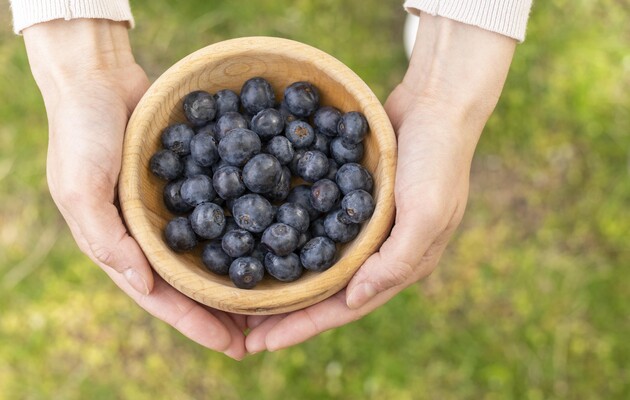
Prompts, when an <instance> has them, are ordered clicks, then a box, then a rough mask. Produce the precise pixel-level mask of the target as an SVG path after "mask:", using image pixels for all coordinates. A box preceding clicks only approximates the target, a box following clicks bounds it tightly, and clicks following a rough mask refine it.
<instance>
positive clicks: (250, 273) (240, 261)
mask: <svg viewBox="0 0 630 400" xmlns="http://www.w3.org/2000/svg"><path fill="white" fill-rule="evenodd" d="M264 276H265V267H263V265H262V263H261V262H260V261H259V260H258V259H256V258H254V257H240V258H237V259H236V260H234V261H232V264H231V265H230V279H231V280H232V283H234V285H235V286H236V287H237V288H240V289H252V288H253V287H254V286H256V285H257V284H258V282H260V281H261V280H262V278H263V277H264Z"/></svg>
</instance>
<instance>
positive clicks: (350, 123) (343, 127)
mask: <svg viewBox="0 0 630 400" xmlns="http://www.w3.org/2000/svg"><path fill="white" fill-rule="evenodd" d="M368 129H369V128H368V122H367V120H366V119H365V116H364V115H363V114H361V113H360V112H358V111H351V112H349V113H346V114H344V115H343V117H341V119H340V120H339V124H338V125H337V132H338V133H339V137H340V138H341V139H342V140H343V141H344V143H346V144H358V143H361V142H362V141H363V139H365V137H366V136H367V133H368Z"/></svg>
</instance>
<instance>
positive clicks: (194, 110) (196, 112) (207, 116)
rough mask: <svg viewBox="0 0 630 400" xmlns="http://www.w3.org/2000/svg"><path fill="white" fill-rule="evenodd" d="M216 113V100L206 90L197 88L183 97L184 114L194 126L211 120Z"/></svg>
mask: <svg viewBox="0 0 630 400" xmlns="http://www.w3.org/2000/svg"><path fill="white" fill-rule="evenodd" d="M216 113H217V102H216V101H215V100H214V96H212V95H211V94H210V93H208V92H204V91H202V90H197V91H195V92H191V93H189V94H188V95H187V96H186V97H185V98H184V114H186V118H188V121H190V123H191V124H193V125H194V126H203V125H205V124H207V123H208V122H210V121H212V120H213V119H214V117H215V115H216Z"/></svg>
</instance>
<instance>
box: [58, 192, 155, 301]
mask: <svg viewBox="0 0 630 400" xmlns="http://www.w3.org/2000/svg"><path fill="white" fill-rule="evenodd" d="M63 208H64V211H65V212H64V215H65V216H66V217H67V218H66V219H71V221H68V223H69V225H70V226H71V228H74V229H72V231H73V235H74V236H75V239H76V241H77V243H78V244H79V246H80V248H81V250H82V251H83V252H84V253H86V254H87V255H88V256H89V257H90V258H91V259H92V260H93V261H94V262H96V263H98V264H100V265H103V266H106V267H107V268H111V269H113V270H114V271H116V272H118V273H120V274H122V275H123V276H124V277H125V279H126V280H127V281H128V282H129V284H130V285H131V286H132V287H133V288H134V289H135V290H136V291H137V292H139V293H141V294H145V295H146V294H149V293H150V292H151V290H152V288H153V284H154V283H153V272H152V270H151V267H150V265H149V262H148V261H147V259H146V257H145V255H144V253H143V252H142V250H141V249H140V246H138V243H137V242H136V241H135V240H134V239H133V238H132V237H131V236H130V235H129V233H128V232H127V229H126V227H125V226H124V225H123V222H122V220H121V218H120V214H119V213H118V209H117V208H116V207H115V206H114V205H113V204H111V203H107V202H105V203H100V204H99V203H92V204H91V203H90V202H89V201H86V200H81V201H76V202H75V203H74V207H72V209H71V210H70V207H67V206H64V207H63ZM77 231H78V232H77Z"/></svg>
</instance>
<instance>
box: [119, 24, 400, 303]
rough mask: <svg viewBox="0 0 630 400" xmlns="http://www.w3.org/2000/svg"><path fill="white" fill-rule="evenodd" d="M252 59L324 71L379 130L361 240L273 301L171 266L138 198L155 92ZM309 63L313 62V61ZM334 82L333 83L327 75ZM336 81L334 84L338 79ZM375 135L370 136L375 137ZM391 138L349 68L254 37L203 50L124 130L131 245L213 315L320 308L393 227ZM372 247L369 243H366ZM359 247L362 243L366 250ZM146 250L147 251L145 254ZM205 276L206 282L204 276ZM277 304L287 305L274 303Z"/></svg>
mask: <svg viewBox="0 0 630 400" xmlns="http://www.w3.org/2000/svg"><path fill="white" fill-rule="evenodd" d="M251 51H263V52H266V53H270V52H272V53H273V54H274V55H279V56H282V57H287V58H291V59H294V60H296V61H304V62H309V63H313V62H316V63H317V64H318V65H319V64H321V63H325V64H326V68H327V70H328V69H330V70H331V71H332V72H331V74H332V73H334V76H335V77H338V76H341V77H342V78H343V81H344V82H348V83H347V84H346V85H344V87H345V89H346V90H347V91H348V92H349V93H350V95H351V96H352V97H353V98H355V99H356V100H357V102H359V103H360V104H361V108H362V110H361V111H362V112H363V113H364V114H365V116H366V118H367V119H368V121H369V122H370V127H371V128H374V126H375V125H376V126H378V132H379V133H378V139H377V140H378V141H379V157H378V162H377V166H376V167H375V168H378V169H381V170H382V171H381V173H382V174H384V175H383V179H382V181H381V183H380V185H379V188H378V201H377V204H376V210H375V212H374V214H373V216H372V218H371V219H370V220H369V221H368V222H367V223H366V224H365V225H364V226H362V230H367V232H366V233H365V235H363V238H364V240H363V241H362V242H360V243H357V244H356V245H355V246H353V249H352V251H351V252H349V253H348V254H346V255H345V256H344V257H343V258H342V259H340V260H338V261H337V262H336V264H335V265H334V266H333V267H331V268H330V269H328V270H327V271H324V272H321V273H317V276H316V277H313V278H311V279H308V280H305V279H299V280H297V281H294V282H291V283H290V284H284V285H283V286H282V287H281V288H279V289H278V288H274V289H275V290H274V292H273V296H270V291H269V290H256V289H253V290H245V289H238V288H236V287H228V286H226V285H223V284H220V283H218V282H214V281H212V280H208V279H203V280H202V279H200V278H201V277H202V276H204V275H206V274H210V272H206V271H202V270H199V271H198V270H197V269H198V268H195V269H193V268H190V267H188V266H186V265H185V263H183V262H181V261H175V262H174V261H173V260H177V259H176V258H175V257H176V254H175V253H174V252H173V251H171V250H170V249H168V247H167V246H166V244H165V243H164V241H163V240H162V238H161V237H156V235H154V234H152V233H151V232H150V229H147V226H148V225H150V224H151V222H150V215H149V214H150V211H149V210H148V209H146V208H145V207H143V201H142V196H141V190H140V184H141V179H140V173H139V171H140V169H139V168H146V165H141V164H142V163H141V162H140V158H141V157H139V154H140V151H141V150H140V148H141V147H142V145H143V144H142V139H143V138H142V135H140V134H138V133H141V132H144V131H146V130H147V129H149V128H148V123H147V122H146V120H145V119H144V118H145V117H146V116H147V115H152V113H155V111H156V110H157V109H158V108H159V104H160V102H161V101H163V100H164V95H162V94H160V89H161V88H163V87H169V86H171V87H172V85H176V84H177V82H179V81H180V80H181V77H182V76H186V73H185V71H186V70H189V69H193V68H200V65H201V64H203V63H207V62H208V60H216V59H223V58H226V57H232V56H235V55H240V54H243V53H247V52H251ZM313 60H315V61H313ZM331 76H332V75H331ZM335 80H338V78H336V79H335ZM373 132H374V129H372V133H371V134H373ZM396 154H397V151H396V138H395V134H394V130H393V128H392V126H391V122H390V121H389V118H388V117H387V114H386V112H385V110H384V108H383V106H382V104H381V103H380V101H379V100H378V98H377V97H376V95H375V94H374V93H373V92H372V90H371V89H370V88H369V87H368V86H367V84H366V83H365V82H363V80H362V79H361V78H360V77H359V76H358V75H357V74H356V73H355V72H354V71H352V70H351V69H350V68H349V67H347V66H346V65H345V64H343V63H342V62H341V61H339V60H337V59H336V58H334V57H333V56H331V55H329V54H327V53H325V52H323V51H321V50H319V49H317V48H315V47H312V46H310V45H307V44H304V43H301V42H297V41H293V40H290V39H283V38H276V37H267V36H253V37H243V38H236V39H229V40H225V41H222V42H217V43H215V44H212V45H209V46H206V47H204V48H201V49H199V50H197V51H195V52H193V53H191V54H190V55H188V56H186V57H184V58H182V59H181V60H180V61H178V62H177V63H175V64H174V65H173V66H172V67H170V68H169V69H167V70H166V71H165V72H164V73H163V74H162V75H161V76H160V77H159V78H158V79H156V81H155V82H154V83H153V84H152V85H151V86H150V88H149V89H148V90H147V92H146V93H145V94H144V96H143V97H142V98H141V100H140V102H139V103H138V105H137V107H136V108H135V110H134V111H133V113H132V116H131V118H130V120H129V123H128V125H127V129H126V132H125V141H124V146H123V159H122V167H121V173H120V177H119V191H118V194H119V201H120V205H121V209H122V213H123V217H124V219H125V223H126V225H127V227H128V229H129V232H130V234H131V236H132V237H134V239H135V240H136V241H137V242H138V244H139V246H140V247H141V249H142V250H143V252H144V253H145V255H146V257H147V259H148V261H149V263H150V264H151V266H152V268H153V269H154V270H155V271H156V272H157V273H158V274H159V275H160V276H161V277H162V278H163V279H164V280H165V281H166V282H168V283H169V284H170V285H171V286H173V287H175V288H176V289H177V290H179V291H180V292H182V293H184V294H185V295H187V296H188V297H190V298H192V299H194V300H196V301H198V302H200V303H202V304H205V305H207V306H210V307H212V308H216V309H219V310H223V311H227V312H233V313H238V314H248V315H256V314H259V315H269V314H278V313H284V312H290V311H295V310H298V309H302V308H305V307H307V306H310V305H312V304H315V303H318V302H320V301H322V300H323V299H325V298H328V297H330V296H332V295H334V294H335V293H338V292H339V291H340V290H342V289H343V288H344V287H345V286H346V285H347V284H348V282H349V281H350V279H351V278H352V276H353V275H354V274H355V272H356V271H357V270H358V269H359V267H360V266H361V265H362V264H363V263H364V262H365V260H366V259H367V258H368V257H369V256H370V255H371V254H373V253H374V252H376V251H378V249H379V248H380V246H381V244H382V243H383V242H384V241H385V239H386V238H387V236H388V235H389V232H390V229H391V227H392V225H393V220H394V209H395V206H394V178H395V167H396ZM367 239H370V240H367ZM364 242H365V243H364ZM148 250H150V251H148ZM206 276H207V275H206ZM278 299H284V300H286V301H282V302H278Z"/></svg>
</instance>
